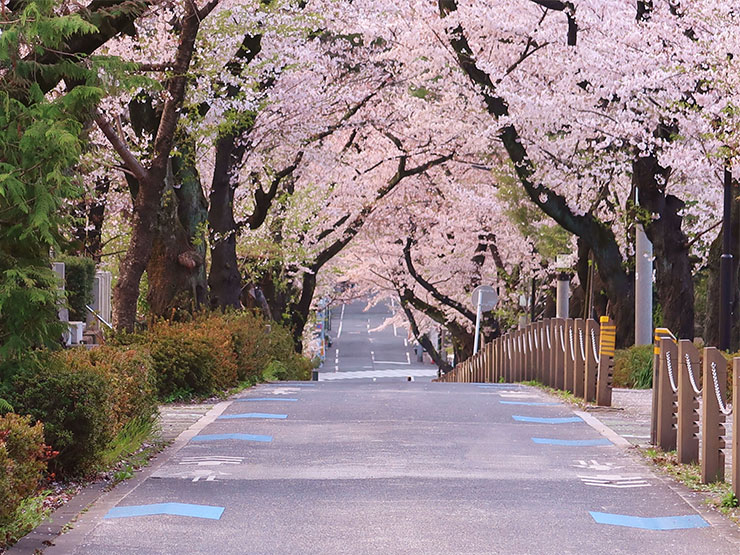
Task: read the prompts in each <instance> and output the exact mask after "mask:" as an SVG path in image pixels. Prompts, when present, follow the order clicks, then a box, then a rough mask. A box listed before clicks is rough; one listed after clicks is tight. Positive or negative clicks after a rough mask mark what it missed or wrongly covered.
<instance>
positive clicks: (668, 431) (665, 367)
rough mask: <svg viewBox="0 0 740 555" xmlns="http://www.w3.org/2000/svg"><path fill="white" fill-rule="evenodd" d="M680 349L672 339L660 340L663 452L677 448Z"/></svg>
mask: <svg viewBox="0 0 740 555" xmlns="http://www.w3.org/2000/svg"><path fill="white" fill-rule="evenodd" d="M677 374H678V348H677V347H676V344H675V343H674V342H673V340H672V339H666V338H663V339H661V340H660V357H659V363H658V379H657V384H658V429H657V430H658V445H659V446H660V448H661V449H663V451H672V450H673V449H675V448H676V428H675V427H674V422H675V412H674V406H675V401H676V393H675V391H676V390H677V389H678V380H677V379H676V375H677Z"/></svg>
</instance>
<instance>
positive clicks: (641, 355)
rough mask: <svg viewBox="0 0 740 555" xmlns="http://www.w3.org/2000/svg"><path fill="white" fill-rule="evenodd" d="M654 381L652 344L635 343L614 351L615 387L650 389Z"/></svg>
mask: <svg viewBox="0 0 740 555" xmlns="http://www.w3.org/2000/svg"><path fill="white" fill-rule="evenodd" d="M652 383H653V346H652V345H634V346H632V347H629V348H627V349H619V350H618V351H617V352H616V353H614V381H613V385H614V387H629V388H634V389H650V387H652Z"/></svg>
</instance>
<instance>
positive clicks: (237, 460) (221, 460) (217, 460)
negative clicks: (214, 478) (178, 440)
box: [178, 456, 244, 466]
mask: <svg viewBox="0 0 740 555" xmlns="http://www.w3.org/2000/svg"><path fill="white" fill-rule="evenodd" d="M243 461H244V457H227V456H215V457H185V458H184V459H183V460H181V461H180V462H179V463H178V464H195V465H198V466H220V465H222V464H241V463H242V462H243Z"/></svg>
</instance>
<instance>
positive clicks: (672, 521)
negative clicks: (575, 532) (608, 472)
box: [589, 511, 709, 530]
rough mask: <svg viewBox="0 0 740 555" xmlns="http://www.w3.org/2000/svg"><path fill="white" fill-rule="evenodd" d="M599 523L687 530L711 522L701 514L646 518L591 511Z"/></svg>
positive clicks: (704, 525) (648, 528)
mask: <svg viewBox="0 0 740 555" xmlns="http://www.w3.org/2000/svg"><path fill="white" fill-rule="evenodd" d="M589 513H590V514H591V516H592V517H593V519H594V520H595V521H596V522H597V523H599V524H611V525H613V526H626V527H628V528H641V529H642V530H685V529H687V528H706V527H707V526H709V523H708V522H707V521H706V520H704V519H703V518H702V517H701V516H699V515H684V516H659V517H655V518H645V517H640V516H629V515H617V514H612V513H598V512H596V511H589Z"/></svg>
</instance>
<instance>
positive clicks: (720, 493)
mask: <svg viewBox="0 0 740 555" xmlns="http://www.w3.org/2000/svg"><path fill="white" fill-rule="evenodd" d="M638 451H639V452H640V453H641V454H642V455H643V457H645V458H646V459H648V460H649V461H650V462H651V463H653V465H655V466H656V467H657V468H658V469H659V470H660V471H661V472H662V473H663V474H665V475H668V476H670V477H671V478H673V479H674V480H676V481H678V482H680V483H682V484H683V485H685V486H686V487H688V488H689V489H691V490H692V491H698V492H702V493H705V494H707V498H706V499H705V500H704V503H705V504H706V505H708V506H710V507H711V508H713V509H716V510H717V511H719V512H720V513H722V514H723V515H725V516H726V517H728V518H730V519H731V520H732V521H734V522H735V524H738V525H740V509H738V499H737V497H735V494H734V493H733V491H732V485H731V484H730V483H729V482H712V483H711V484H703V483H702V481H701V466H699V464H697V463H692V464H682V463H680V462H678V454H677V453H676V451H668V452H666V451H661V450H660V449H656V448H655V447H649V448H647V449H638Z"/></svg>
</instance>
